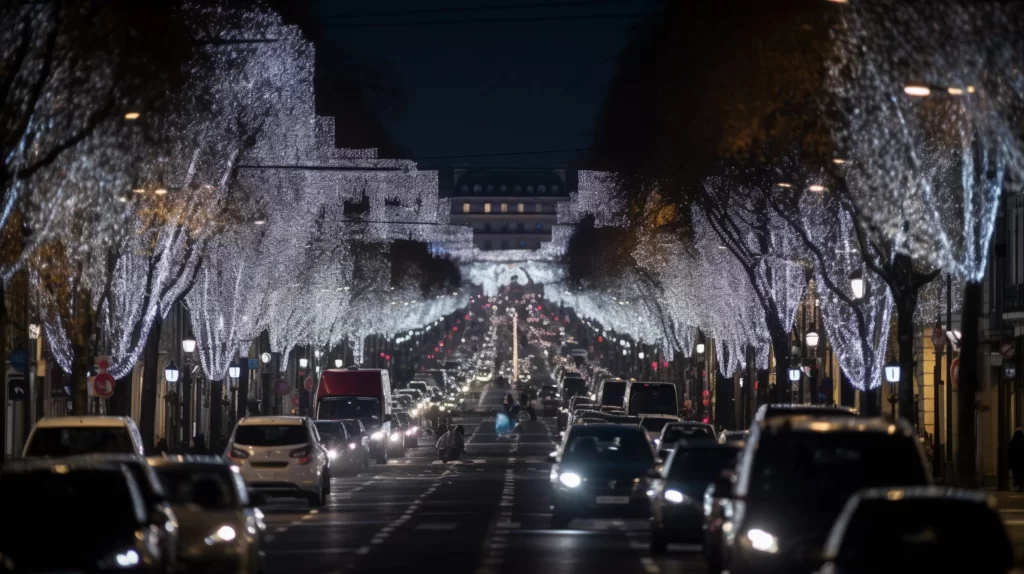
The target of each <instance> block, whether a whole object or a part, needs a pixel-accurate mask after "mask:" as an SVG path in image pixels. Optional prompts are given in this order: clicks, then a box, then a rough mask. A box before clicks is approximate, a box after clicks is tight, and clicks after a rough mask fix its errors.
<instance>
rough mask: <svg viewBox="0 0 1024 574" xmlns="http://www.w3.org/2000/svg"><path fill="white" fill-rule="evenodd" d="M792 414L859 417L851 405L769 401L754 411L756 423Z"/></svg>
mask: <svg viewBox="0 0 1024 574" xmlns="http://www.w3.org/2000/svg"><path fill="white" fill-rule="evenodd" d="M790 415H807V416H815V417H842V416H850V417H859V416H860V414H859V413H857V411H856V410H855V409H852V408H849V407H833V406H828V405H792V404H788V403H769V404H765V405H761V406H760V407H758V409H757V412H756V413H754V421H753V422H754V423H759V422H761V421H763V420H768V419H770V418H772V417H777V416H779V417H785V416H790Z"/></svg>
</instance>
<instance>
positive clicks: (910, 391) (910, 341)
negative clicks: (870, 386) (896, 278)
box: [896, 289, 917, 428]
mask: <svg viewBox="0 0 1024 574" xmlns="http://www.w3.org/2000/svg"><path fill="white" fill-rule="evenodd" d="M916 312H917V291H916V290H913V289H901V293H900V296H899V297H898V298H897V299H896V314H897V315H896V336H897V343H898V344H899V364H900V382H899V387H898V391H897V394H898V396H897V398H898V399H899V405H898V408H899V417H900V418H901V419H905V420H906V421H907V422H908V423H909V424H910V425H911V426H913V427H915V428H916V427H917V425H916V424H915V421H916V420H917V417H916V416H915V412H914V314H915V313H916Z"/></svg>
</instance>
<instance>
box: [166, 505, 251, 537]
mask: <svg viewBox="0 0 1024 574" xmlns="http://www.w3.org/2000/svg"><path fill="white" fill-rule="evenodd" d="M174 514H175V515H177V517H178V540H179V544H180V545H181V546H183V547H184V546H188V545H192V544H199V545H203V544H204V542H203V541H204V540H205V539H206V537H207V536H210V535H212V534H213V533H214V532H216V531H217V529H218V528H220V527H221V526H230V527H231V528H234V529H235V532H236V533H238V535H239V536H240V535H241V533H242V532H244V530H245V517H244V515H243V514H242V512H241V511H239V510H237V509H232V510H204V509H202V508H200V507H197V506H194V505H191V504H180V505H179V504H176V505H174Z"/></svg>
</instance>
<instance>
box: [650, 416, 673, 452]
mask: <svg viewBox="0 0 1024 574" xmlns="http://www.w3.org/2000/svg"><path fill="white" fill-rule="evenodd" d="M677 422H680V419H679V417H676V416H668V415H656V416H652V415H646V416H643V417H640V426H642V427H644V430H645V431H646V432H647V439H648V440H650V441H651V444H652V445H655V446H657V444H658V443H657V442H656V441H658V440H660V439H661V431H662V429H664V428H665V427H666V426H668V425H669V424H670V423H677Z"/></svg>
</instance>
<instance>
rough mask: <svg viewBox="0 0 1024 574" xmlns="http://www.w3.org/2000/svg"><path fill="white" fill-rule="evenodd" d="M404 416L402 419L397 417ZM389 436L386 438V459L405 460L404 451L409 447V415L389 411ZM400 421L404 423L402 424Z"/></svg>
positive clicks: (397, 411) (402, 412) (399, 411)
mask: <svg viewBox="0 0 1024 574" xmlns="http://www.w3.org/2000/svg"><path fill="white" fill-rule="evenodd" d="M399 414H404V415H405V416H404V417H401V418H400V417H399V416H398V415H399ZM391 417H392V419H391V436H390V437H388V458H405V451H406V449H407V448H408V447H409V442H410V439H409V434H408V433H409V429H410V428H411V427H410V426H409V413H407V412H404V411H401V410H398V409H396V410H394V411H391ZM402 421H405V422H404V423H403V422H402Z"/></svg>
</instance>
